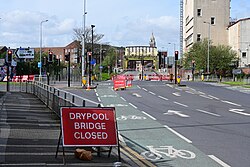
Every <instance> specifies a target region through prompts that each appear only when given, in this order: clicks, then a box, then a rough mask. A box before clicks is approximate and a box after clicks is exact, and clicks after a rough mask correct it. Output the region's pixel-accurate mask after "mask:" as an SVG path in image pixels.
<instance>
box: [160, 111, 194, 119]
mask: <svg viewBox="0 0 250 167" xmlns="http://www.w3.org/2000/svg"><path fill="white" fill-rule="evenodd" d="M164 115H178V116H180V117H182V118H188V117H190V116H189V115H186V114H182V112H181V111H174V110H168V112H166V113H164Z"/></svg>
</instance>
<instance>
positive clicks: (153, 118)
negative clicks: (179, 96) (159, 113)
mask: <svg viewBox="0 0 250 167" xmlns="http://www.w3.org/2000/svg"><path fill="white" fill-rule="evenodd" d="M142 113H143V114H145V115H147V116H148V117H149V118H151V119H152V120H156V118H155V117H153V116H151V115H149V114H148V113H146V112H145V111H142Z"/></svg>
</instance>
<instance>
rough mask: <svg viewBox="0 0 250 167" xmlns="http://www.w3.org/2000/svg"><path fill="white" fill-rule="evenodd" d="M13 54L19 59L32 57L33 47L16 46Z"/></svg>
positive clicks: (33, 53)
mask: <svg viewBox="0 0 250 167" xmlns="http://www.w3.org/2000/svg"><path fill="white" fill-rule="evenodd" d="M15 55H16V56H17V57H18V58H19V59H34V55H35V49H34V48H17V49H16V50H15Z"/></svg>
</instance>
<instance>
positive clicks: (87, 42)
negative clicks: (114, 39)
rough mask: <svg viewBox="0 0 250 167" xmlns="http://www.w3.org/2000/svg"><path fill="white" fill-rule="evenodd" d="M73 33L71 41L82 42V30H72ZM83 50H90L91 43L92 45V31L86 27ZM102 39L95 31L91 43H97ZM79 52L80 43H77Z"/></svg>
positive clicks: (101, 35)
mask: <svg viewBox="0 0 250 167" xmlns="http://www.w3.org/2000/svg"><path fill="white" fill-rule="evenodd" d="M73 32H74V36H73V39H74V40H77V41H83V34H84V32H83V29H82V28H74V29H73ZM84 35H85V45H86V46H85V48H86V49H91V43H92V29H91V27H89V28H88V27H87V28H85V34H84ZM103 37H104V35H103V34H96V32H95V30H94V33H93V43H95V44H96V43H99V42H100V40H101V39H102V38H103ZM78 48H79V50H81V43H79V46H78Z"/></svg>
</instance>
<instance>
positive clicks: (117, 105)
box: [107, 104, 128, 107]
mask: <svg viewBox="0 0 250 167" xmlns="http://www.w3.org/2000/svg"><path fill="white" fill-rule="evenodd" d="M127 106H128V105H127V104H109V105H107V107H127Z"/></svg>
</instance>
